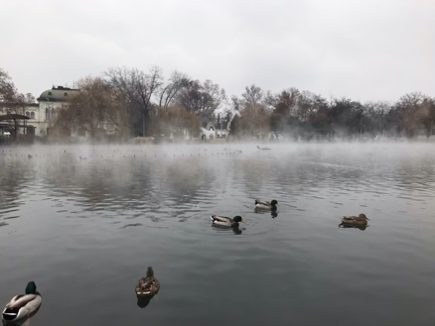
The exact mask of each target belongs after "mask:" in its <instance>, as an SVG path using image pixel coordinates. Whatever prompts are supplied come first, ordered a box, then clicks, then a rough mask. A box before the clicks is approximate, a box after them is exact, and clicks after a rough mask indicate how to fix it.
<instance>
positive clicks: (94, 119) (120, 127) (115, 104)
mask: <svg viewBox="0 0 435 326" xmlns="http://www.w3.org/2000/svg"><path fill="white" fill-rule="evenodd" d="M78 85H79V87H80V93H79V94H77V95H75V96H74V97H72V98H71V99H70V101H69V105H68V107H67V108H66V109H63V110H61V111H60V112H59V115H58V117H57V119H56V122H55V123H56V126H57V127H60V128H61V129H62V128H82V129H84V130H86V131H88V132H89V134H90V138H91V139H94V138H95V136H96V133H97V130H98V129H100V128H101V129H103V127H106V129H107V131H112V132H116V133H118V134H120V135H124V134H125V129H126V128H125V127H126V125H127V111H126V109H125V103H124V101H123V97H119V96H118V94H117V93H116V92H115V91H114V90H113V88H112V86H111V85H110V84H109V83H108V82H106V81H104V80H103V79H102V78H99V77H97V78H91V77H88V78H85V79H82V80H80V81H79V82H78Z"/></svg>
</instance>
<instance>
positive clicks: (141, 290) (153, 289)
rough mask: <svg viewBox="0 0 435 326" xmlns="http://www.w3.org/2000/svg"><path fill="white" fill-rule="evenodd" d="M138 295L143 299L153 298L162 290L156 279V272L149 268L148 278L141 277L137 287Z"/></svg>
mask: <svg viewBox="0 0 435 326" xmlns="http://www.w3.org/2000/svg"><path fill="white" fill-rule="evenodd" d="M135 290H136V295H137V296H138V297H141V298H145V297H153V296H155V295H156V294H157V293H158V292H159V290H160V282H159V281H158V280H157V279H156V278H155V277H154V270H153V268H152V267H148V270H147V276H146V277H141V278H140V279H139V281H138V282H137V285H136V288H135Z"/></svg>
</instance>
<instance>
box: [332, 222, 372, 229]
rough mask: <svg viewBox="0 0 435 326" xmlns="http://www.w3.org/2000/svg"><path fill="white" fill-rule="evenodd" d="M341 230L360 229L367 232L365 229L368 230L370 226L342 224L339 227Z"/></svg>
mask: <svg viewBox="0 0 435 326" xmlns="http://www.w3.org/2000/svg"><path fill="white" fill-rule="evenodd" d="M338 227H339V228H343V229H359V230H361V231H365V229H367V228H368V227H369V226H368V225H349V224H345V223H340V224H339V225H338Z"/></svg>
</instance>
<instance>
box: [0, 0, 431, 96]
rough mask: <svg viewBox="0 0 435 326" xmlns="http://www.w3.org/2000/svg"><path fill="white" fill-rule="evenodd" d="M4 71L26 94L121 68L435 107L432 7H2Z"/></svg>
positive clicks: (9, 2) (425, 1)
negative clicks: (433, 101)
mask: <svg viewBox="0 0 435 326" xmlns="http://www.w3.org/2000/svg"><path fill="white" fill-rule="evenodd" d="M0 36H1V44H0V67H2V68H4V69H5V70H6V71H8V72H9V74H10V75H11V76H12V78H13V80H14V82H15V84H16V86H17V87H18V89H19V91H20V92H32V93H33V94H34V95H36V96H38V95H39V94H40V93H41V92H42V91H44V90H45V89H47V88H50V87H51V85H52V84H54V85H65V84H66V83H68V85H69V86H72V83H73V82H74V81H76V80H78V79H79V78H81V77H85V76H88V75H94V76H95V75H99V74H101V73H102V72H103V71H104V70H106V69H107V68H109V67H113V66H124V65H125V66H132V67H138V68H140V69H144V70H146V69H148V68H149V67H150V66H151V65H154V64H155V65H158V66H160V67H162V69H163V71H164V72H165V75H167V76H168V75H169V74H170V72H171V71H172V70H174V69H176V70H178V71H181V72H185V73H187V74H188V75H189V76H190V77H192V78H195V79H200V80H205V79H211V80H212V81H213V82H215V83H218V84H219V85H220V86H221V87H223V88H225V90H226V91H227V94H228V95H231V94H236V95H240V94H241V93H242V92H243V90H244V87H245V86H247V85H250V84H252V83H254V84H256V85H258V86H260V87H262V88H263V89H265V90H271V91H272V92H278V91H280V90H282V89H284V88H288V87H297V88H299V89H306V90H310V91H312V92H315V93H319V94H322V95H323V96H325V97H329V96H332V95H334V96H337V97H342V96H347V97H350V98H352V99H355V100H361V101H366V100H389V101H394V100H396V99H398V98H399V97H400V96H402V95H404V94H405V93H407V92H412V91H422V92H424V93H426V94H428V95H431V96H435V1H433V0H376V1H375V0H285V1H283V0H269V1H265V0H261V1H253V0H249V1H248V0H241V1H235V0H214V1H206V0H202V1H190V0H160V1H140V0H137V1H136V0H122V1H121V0H74V1H63V0H0Z"/></svg>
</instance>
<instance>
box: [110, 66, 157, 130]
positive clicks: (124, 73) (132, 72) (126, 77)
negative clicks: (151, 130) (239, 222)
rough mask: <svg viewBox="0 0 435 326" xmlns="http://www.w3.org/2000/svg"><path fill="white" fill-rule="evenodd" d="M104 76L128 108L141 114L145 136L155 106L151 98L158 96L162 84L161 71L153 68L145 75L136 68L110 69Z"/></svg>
mask: <svg viewBox="0 0 435 326" xmlns="http://www.w3.org/2000/svg"><path fill="white" fill-rule="evenodd" d="M105 75H106V76H107V77H109V82H110V84H111V85H112V87H114V88H115V89H116V90H117V92H119V93H120V94H122V95H123V96H124V97H125V100H126V103H128V105H129V106H130V108H131V109H132V110H136V111H138V112H140V113H141V114H142V135H143V136H145V135H146V133H147V129H148V125H149V120H150V116H151V114H152V112H153V109H154V106H155V105H154V103H153V97H154V96H158V93H159V89H160V87H161V86H162V84H163V77H162V72H161V69H160V68H158V67H156V66H153V67H152V68H151V69H150V71H149V72H148V74H147V73H145V72H143V71H142V70H138V69H137V68H126V67H122V68H111V69H109V70H108V71H107V72H106V73H105Z"/></svg>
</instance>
